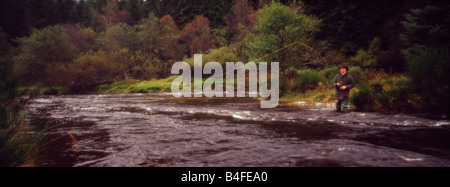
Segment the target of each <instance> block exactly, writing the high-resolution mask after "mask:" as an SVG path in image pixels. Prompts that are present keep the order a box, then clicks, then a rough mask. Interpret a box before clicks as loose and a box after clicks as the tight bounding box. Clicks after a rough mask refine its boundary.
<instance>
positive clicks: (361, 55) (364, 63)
mask: <svg viewBox="0 0 450 187" xmlns="http://www.w3.org/2000/svg"><path fill="white" fill-rule="evenodd" d="M380 47H381V42H380V39H379V38H377V37H376V38H374V39H373V40H372V42H370V44H369V48H368V50H367V51H366V50H363V49H360V50H358V52H357V53H356V55H355V56H353V57H350V63H351V64H353V65H356V66H360V67H363V68H377V67H379V63H378V56H379V55H380V54H381V50H380Z"/></svg>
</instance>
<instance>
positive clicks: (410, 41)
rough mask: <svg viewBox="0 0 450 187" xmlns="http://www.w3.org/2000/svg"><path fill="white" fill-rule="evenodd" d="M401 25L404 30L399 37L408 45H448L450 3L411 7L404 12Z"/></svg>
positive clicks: (435, 46)
mask: <svg viewBox="0 0 450 187" xmlns="http://www.w3.org/2000/svg"><path fill="white" fill-rule="evenodd" d="M405 18H406V21H403V22H402V24H403V27H404V28H405V29H406V32H405V33H404V34H402V35H401V39H402V40H403V41H404V42H406V44H407V45H408V46H409V47H414V46H427V47H431V48H440V47H444V46H448V41H450V5H448V3H447V4H445V5H443V6H440V7H437V6H430V5H428V6H426V7H424V8H421V9H413V10H411V13H410V14H406V16H405Z"/></svg>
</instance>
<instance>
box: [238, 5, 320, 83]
mask: <svg viewBox="0 0 450 187" xmlns="http://www.w3.org/2000/svg"><path fill="white" fill-rule="evenodd" d="M318 24H319V21H318V20H316V19H314V18H312V17H309V16H307V15H305V14H299V13H297V12H296V11H294V10H293V9H291V8H290V7H288V6H285V5H283V4H281V3H279V2H275V1H274V2H272V3H271V4H270V5H269V6H264V8H263V9H262V10H260V15H259V17H258V19H257V21H256V24H255V26H254V29H255V30H256V31H257V32H258V33H259V34H257V35H255V36H251V37H252V39H248V43H247V46H248V48H249V49H250V51H251V52H252V53H253V57H254V58H259V57H262V56H265V55H267V54H270V53H272V52H274V51H276V50H279V49H281V48H283V47H286V46H287V45H289V44H292V43H294V42H302V43H305V42H309V41H311V40H312V39H313V36H314V33H315V32H317V30H318V27H317V26H318ZM298 53H299V52H298V51H296V50H291V49H289V50H283V51H280V52H279V53H276V54H274V55H272V56H269V57H267V58H266V59H262V60H263V61H269V62H280V70H281V72H285V71H286V70H287V69H288V68H289V67H291V66H295V67H299V66H300V65H301V64H299V62H301V61H300V60H299V59H298V57H299V56H298ZM285 79H286V82H288V81H289V80H288V78H287V77H285ZM287 89H288V90H289V89H290V86H289V85H287Z"/></svg>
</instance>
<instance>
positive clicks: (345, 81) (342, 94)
mask: <svg viewBox="0 0 450 187" xmlns="http://www.w3.org/2000/svg"><path fill="white" fill-rule="evenodd" d="M337 83H341V86H346V87H347V88H346V89H345V90H341V87H340V86H337ZM354 84H355V83H354V81H353V77H352V76H351V75H349V74H348V73H346V74H345V75H341V74H340V73H339V74H337V75H336V76H335V77H334V79H333V87H334V88H336V92H335V97H336V100H344V101H348V96H349V94H350V89H352V88H353V87H354V86H355V85H354Z"/></svg>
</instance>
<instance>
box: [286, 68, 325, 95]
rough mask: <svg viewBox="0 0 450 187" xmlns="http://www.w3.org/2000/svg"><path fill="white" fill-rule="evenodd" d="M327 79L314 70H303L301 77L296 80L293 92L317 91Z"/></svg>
mask: <svg viewBox="0 0 450 187" xmlns="http://www.w3.org/2000/svg"><path fill="white" fill-rule="evenodd" d="M324 81H325V78H324V77H323V76H322V75H321V74H320V73H319V72H318V71H317V70H312V69H306V70H302V71H301V72H300V75H299V77H297V78H296V79H294V85H293V87H292V88H293V90H295V91H301V92H304V91H306V90H308V89H315V88H317V86H319V83H320V82H322V83H323V82H324Z"/></svg>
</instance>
